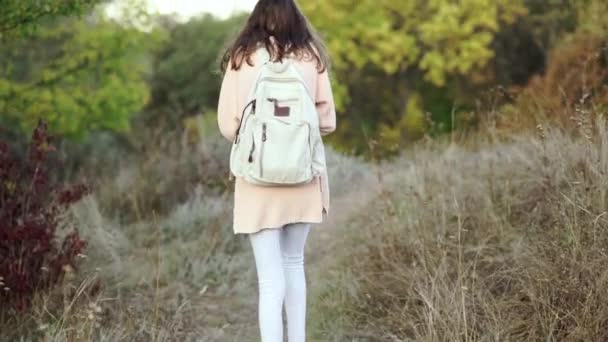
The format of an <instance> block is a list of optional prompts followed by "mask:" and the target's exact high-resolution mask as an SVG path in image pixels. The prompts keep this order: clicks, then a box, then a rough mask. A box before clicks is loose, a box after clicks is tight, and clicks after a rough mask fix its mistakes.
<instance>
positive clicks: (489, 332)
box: [311, 119, 608, 341]
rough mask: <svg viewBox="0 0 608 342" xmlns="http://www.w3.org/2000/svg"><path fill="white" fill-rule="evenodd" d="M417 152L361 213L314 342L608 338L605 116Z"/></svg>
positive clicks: (323, 304)
mask: <svg viewBox="0 0 608 342" xmlns="http://www.w3.org/2000/svg"><path fill="white" fill-rule="evenodd" d="M408 159H409V160H408V164H409V165H410V166H409V167H408V168H404V169H401V170H399V171H397V172H396V173H395V174H394V175H392V176H391V177H388V178H387V179H386V180H385V183H386V184H385V186H384V189H385V190H384V191H383V193H382V195H380V196H379V197H378V199H377V200H376V201H375V205H373V206H371V207H370V208H369V209H368V210H367V211H365V212H362V213H361V214H360V215H357V216H356V217H354V218H353V219H352V221H351V223H352V226H351V227H349V231H350V232H352V233H351V234H349V235H348V236H347V237H346V238H345V240H344V241H343V242H342V244H341V248H339V249H338V250H339V251H340V256H339V258H338V261H337V262H336V264H335V265H334V266H333V267H330V268H329V269H328V271H327V272H326V277H329V280H328V281H327V284H329V285H328V286H327V288H326V289H325V290H324V291H323V293H322V295H321V296H319V298H317V300H316V301H315V303H314V308H313V309H312V312H313V313H312V314H311V317H313V322H312V324H313V328H314V331H315V333H314V340H316V341H317V340H318V341H606V340H608V302H607V301H606V300H605V298H606V296H608V268H607V267H606V266H607V265H608V254H607V251H606V245H607V243H608V230H606V227H608V214H607V202H606V201H607V200H608V198H607V193H608V182H607V180H606V179H607V178H606V176H607V175H608V132H607V131H606V125H605V123H604V121H603V119H600V120H599V122H598V124H597V125H595V132H594V134H593V135H592V136H588V137H587V138H573V137H572V136H569V135H565V134H564V133H562V131H560V130H551V129H546V128H545V129H542V131H540V132H539V134H538V136H536V137H533V136H527V135H526V136H521V137H513V138H512V142H511V143H508V144H504V143H503V144H494V145H491V146H486V147H482V148H480V149H479V150H476V151H470V150H466V149H464V148H463V147H459V146H456V145H449V146H446V147H445V148H444V150H443V152H441V153H436V152H429V149H428V148H418V149H415V150H414V151H412V153H411V155H409V156H408Z"/></svg>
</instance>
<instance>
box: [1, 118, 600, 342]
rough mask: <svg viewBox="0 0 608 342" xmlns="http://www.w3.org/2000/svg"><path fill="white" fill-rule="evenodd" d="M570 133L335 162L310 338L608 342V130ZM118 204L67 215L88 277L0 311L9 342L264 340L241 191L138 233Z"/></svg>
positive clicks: (143, 223)
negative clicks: (234, 200)
mask: <svg viewBox="0 0 608 342" xmlns="http://www.w3.org/2000/svg"><path fill="white" fill-rule="evenodd" d="M583 128H584V130H583ZM563 132H564V131H563V130H556V129H551V128H548V127H541V128H540V129H539V130H538V131H537V134H536V136H532V135H530V134H528V133H525V134H523V135H520V136H517V135H511V136H510V137H509V141H508V142H505V141H503V142H497V140H496V139H494V137H487V139H481V138H476V139H474V141H475V144H453V143H448V142H436V141H435V142H427V143H420V144H418V145H417V146H416V147H414V148H413V149H412V150H411V151H409V152H408V153H407V154H406V155H405V156H404V157H402V158H401V159H398V160H395V161H392V162H390V163H386V162H384V163H382V164H378V165H376V166H374V167H370V165H369V164H366V163H364V162H363V161H361V160H357V159H356V158H353V157H350V156H343V155H339V154H335V153H332V152H330V154H329V156H330V163H329V164H330V165H331V166H332V169H331V170H330V175H331V178H332V182H331V185H332V198H333V201H332V203H333V204H332V219H331V220H330V221H328V223H326V225H325V226H324V227H320V228H322V229H321V230H320V231H318V232H316V234H313V236H312V240H311V243H309V244H308V246H307V256H308V259H307V260H308V261H307V265H308V268H307V275H308V276H307V279H308V283H309V286H310V287H309V288H310V297H309V303H310V306H309V308H310V309H309V340H310V341H320V342H326V341H340V342H342V341H539V340H544V341H604V340H608V302H606V301H605V300H604V298H605V297H606V296H608V268H607V267H606V266H607V265H608V255H607V253H608V252H607V251H606V247H605V246H606V245H607V242H608V232H607V231H606V229H605V228H606V227H607V226H608V214H606V210H607V209H606V208H607V205H608V203H607V201H608V197H607V194H608V181H606V179H607V178H606V175H607V174H608V133H607V132H606V125H605V124H604V122H603V121H602V120H599V121H598V122H597V124H594V125H590V126H585V127H581V133H582V134H578V135H577V137H573V136H572V135H568V134H565V133H563ZM210 153H212V154H213V153H215V152H213V151H211V152H210ZM178 156H179V157H178V159H179V160H185V158H184V156H185V154H179V155H178ZM164 163H169V164H171V163H173V162H172V161H164ZM159 174H162V172H161V173H159ZM116 182H118V183H120V182H119V181H116ZM114 186H116V184H115V183H114V181H112V182H111V183H110V184H109V187H108V189H112V188H113V187H114ZM143 191H144V192H142V193H140V194H139V195H138V196H140V197H142V198H143V197H145V196H153V195H152V192H150V191H149V189H145V190H143ZM115 197H116V194H114V195H112V194H108V193H104V194H103V196H101V197H95V196H91V197H88V198H87V199H86V200H84V201H82V202H81V203H79V204H78V205H76V206H74V207H73V210H72V212H71V215H70V217H69V218H67V219H69V220H75V221H76V223H77V225H78V226H79V227H83V231H82V235H83V236H84V237H86V238H87V239H88V240H89V243H90V248H89V249H88V252H87V257H86V259H85V260H84V261H83V268H82V269H81V270H80V272H78V273H73V272H69V273H68V274H69V276H68V277H66V279H65V281H64V283H63V284H62V286H60V287H59V288H57V289H56V291H54V292H53V293H45V294H41V295H40V296H39V298H38V299H37V305H36V306H35V310H34V311H33V312H30V313H28V314H27V315H25V316H10V315H4V316H0V331H2V333H1V334H0V340H2V341H4V340H6V341H30V340H45V341H239V342H249V341H258V335H257V333H258V331H257V316H256V315H257V312H256V310H257V302H256V301H257V295H256V282H255V269H254V267H253V262H252V259H251V253H250V249H249V246H248V242H247V240H246V239H245V237H243V236H234V235H233V234H232V228H231V226H230V222H231V198H230V196H227V195H218V194H217V193H216V191H207V190H205V187H198V188H196V189H195V190H193V191H191V195H190V197H189V198H188V200H186V201H183V202H182V203H181V204H177V203H175V202H173V203H164V206H165V207H169V205H170V206H171V208H172V209H168V210H167V211H166V212H164V213H162V214H156V213H155V212H151V213H147V214H146V215H142V217H146V219H142V220H139V221H137V222H135V223H132V224H125V223H124V222H122V223H121V220H120V217H116V218H115V219H108V215H107V213H108V212H110V213H113V212H114V211H113V210H111V209H110V208H111V207H112V203H105V204H104V203H98V200H99V199H100V198H101V199H102V200H108V199H111V198H115ZM146 200H150V201H153V200H156V199H153V198H148V199H146ZM102 204H104V205H102ZM103 208H108V209H105V210H104V209H103ZM131 209H132V208H129V209H128V210H129V211H130V210H131ZM345 223H348V224H347V225H345ZM328 225H329V226H328ZM332 225H333V226H335V227H332Z"/></svg>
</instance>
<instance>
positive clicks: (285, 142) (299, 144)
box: [250, 119, 312, 185]
mask: <svg viewBox="0 0 608 342" xmlns="http://www.w3.org/2000/svg"><path fill="white" fill-rule="evenodd" d="M254 137H255V138H254V139H255V141H256V145H257V146H256V151H257V153H256V155H257V158H254V164H256V165H253V167H252V168H251V169H250V176H251V177H252V178H253V179H255V180H256V181H258V182H262V183H269V184H285V185H290V184H301V183H307V182H309V181H310V180H312V149H311V145H310V125H309V124H308V123H306V122H290V121H286V120H281V119H269V120H264V121H261V120H260V121H257V122H256V125H255V128H254Z"/></svg>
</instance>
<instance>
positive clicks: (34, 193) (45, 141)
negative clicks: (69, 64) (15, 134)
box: [0, 121, 89, 311]
mask: <svg viewBox="0 0 608 342" xmlns="http://www.w3.org/2000/svg"><path fill="white" fill-rule="evenodd" d="M52 151H54V147H53V145H51V137H50V136H48V135H47V125H46V123H45V122H42V121H41V122H39V123H38V126H37V127H36V128H35V130H34V132H33V134H32V141H31V143H30V147H29V149H28V153H27V156H26V157H25V158H23V159H21V160H18V159H17V158H15V157H13V156H12V153H11V152H10V148H9V145H8V144H7V143H4V142H0V308H1V310H5V309H7V308H11V309H15V310H17V311H23V310H25V309H27V308H28V307H29V304H30V302H31V299H32V297H33V296H34V294H35V292H36V291H39V290H44V289H48V288H50V287H52V286H53V285H54V284H56V283H57V282H58V281H59V280H60V279H61V278H62V275H63V274H64V272H65V271H66V270H67V269H68V268H72V269H75V268H76V263H75V261H76V258H77V256H78V255H79V254H80V253H81V252H82V251H83V249H84V248H85V246H86V242H85V241H83V240H82V239H81V238H80V236H79V234H78V230H76V229H74V230H73V231H72V232H71V233H69V234H67V236H65V237H64V238H63V239H61V240H60V239H59V238H58V236H57V234H56V233H57V228H58V226H59V225H60V223H61V218H62V215H63V214H64V213H65V212H66V209H68V207H69V205H71V204H72V203H75V202H77V201H78V200H79V199H80V198H82V197H83V196H84V195H86V194H87V193H88V192H89V188H88V187H87V186H86V185H84V184H79V185H76V186H72V187H69V188H66V189H62V190H59V189H58V186H57V185H56V184H53V182H51V181H50V180H49V170H48V156H49V153H50V152H52Z"/></svg>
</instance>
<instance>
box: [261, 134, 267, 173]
mask: <svg viewBox="0 0 608 342" xmlns="http://www.w3.org/2000/svg"><path fill="white" fill-rule="evenodd" d="M265 142H266V123H265V122H264V123H263V124H262V147H261V148H260V178H262V177H264V167H263V166H262V164H263V162H264V145H265Z"/></svg>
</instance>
